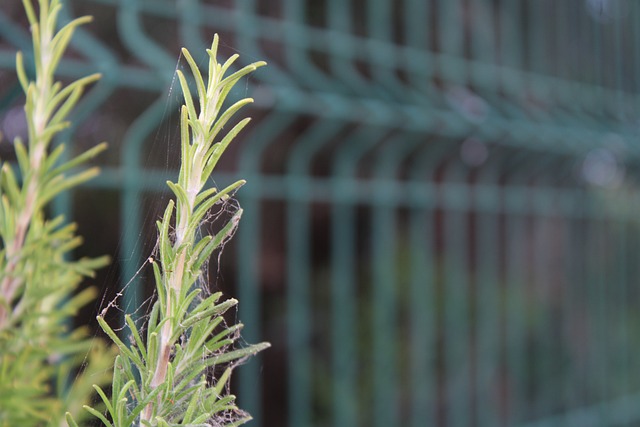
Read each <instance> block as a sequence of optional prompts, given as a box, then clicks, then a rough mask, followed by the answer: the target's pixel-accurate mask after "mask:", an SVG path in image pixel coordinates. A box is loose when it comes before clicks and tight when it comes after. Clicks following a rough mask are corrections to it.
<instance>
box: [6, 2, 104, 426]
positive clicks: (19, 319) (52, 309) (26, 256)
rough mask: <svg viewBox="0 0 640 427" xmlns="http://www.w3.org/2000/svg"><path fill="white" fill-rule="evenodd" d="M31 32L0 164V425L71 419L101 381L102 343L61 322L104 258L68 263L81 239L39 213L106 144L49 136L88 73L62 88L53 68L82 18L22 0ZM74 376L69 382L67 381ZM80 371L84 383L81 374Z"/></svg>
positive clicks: (79, 177)
mask: <svg viewBox="0 0 640 427" xmlns="http://www.w3.org/2000/svg"><path fill="white" fill-rule="evenodd" d="M23 3H24V7H25V10H26V12H27V16H28V18H29V23H30V26H31V33H32V38H33V54H34V60H35V61H34V62H35V78H34V79H33V80H32V79H30V78H29V76H28V73H27V72H26V67H25V63H24V59H23V55H22V53H18V54H17V57H16V68H17V74H18V78H19V81H20V84H21V86H22V89H23V91H24V93H25V96H26V104H25V114H26V119H27V125H28V141H26V143H25V142H24V141H22V140H20V139H19V138H17V139H16V140H15V141H14V147H15V154H16V158H17V168H16V167H14V166H13V165H12V164H10V163H8V162H3V164H2V168H1V169H0V242H1V244H2V246H1V248H0V425H7V426H17V425H21V426H31V425H34V426H35V425H60V423H61V422H62V420H63V419H64V412H65V411H71V412H73V413H75V414H78V415H79V416H81V415H82V412H81V411H79V410H80V409H81V406H82V404H83V403H87V402H89V401H90V397H91V395H92V394H93V390H92V387H91V383H93V382H98V383H104V382H105V381H106V380H107V379H108V378H109V376H110V375H109V367H110V365H111V362H110V359H111V357H112V356H111V355H110V350H109V349H108V348H107V347H106V345H105V344H104V343H102V342H101V341H99V340H91V339H89V338H88V336H89V334H88V331H87V330H86V328H79V329H76V330H70V322H69V319H70V318H71V317H72V316H74V315H75V314H76V313H77V311H78V310H79V309H80V308H81V307H82V306H84V305H86V304H87V303H89V302H90V301H92V300H93V299H94V298H95V296H96V295H95V294H96V291H95V290H94V289H86V290H84V291H81V292H77V289H78V286H79V285H80V282H81V280H82V278H83V277H91V276H93V274H94V271H95V269H97V268H99V267H101V266H103V265H105V264H106V263H107V262H108V259H107V258H105V257H102V258H98V259H81V260H75V261H73V260H70V257H69V255H70V253H71V252H72V251H73V250H74V249H75V248H77V247H78V246H79V245H80V244H81V243H82V239H81V238H80V237H79V236H77V235H76V234H75V231H76V227H75V225H74V224H69V223H66V222H65V219H64V218H63V217H62V216H59V217H56V218H48V217H47V216H46V211H45V209H46V206H47V204H48V202H50V201H51V199H53V198H54V197H56V196H57V195H58V194H60V193H61V192H62V191H65V190H67V189H69V188H72V187H75V186H77V185H79V184H81V183H83V182H85V181H87V180H88V179H91V178H92V177H94V176H95V175H96V174H97V173H98V170H97V168H88V169H84V170H81V171H79V172H78V171H76V169H77V168H78V167H79V166H81V165H83V164H84V163H85V162H87V161H88V160H90V159H92V158H93V157H95V156H96V155H98V154H99V153H100V152H101V151H103V150H104V149H105V148H106V144H100V145H98V146H96V147H94V148H92V149H90V150H88V151H85V152H84V153H82V154H80V155H78V156H77V157H75V158H73V159H71V160H65V159H64V150H65V146H64V144H60V145H58V146H57V147H55V148H53V149H52V148H51V145H52V141H53V140H54V138H55V137H56V136H58V135H59V134H60V132H62V131H63V130H64V129H65V128H67V127H68V126H69V121H68V116H69V114H70V112H71V111H72V109H73V108H74V107H75V106H76V104H77V102H78V100H79V99H80V96H81V95H82V93H83V91H84V90H85V89H86V88H87V87H88V86H89V85H90V84H91V83H93V82H95V81H96V80H97V79H98V77H99V76H98V75H93V76H89V77H85V78H82V79H79V80H77V81H75V82H72V83H70V84H67V85H64V84H63V83H61V82H57V81H55V70H56V67H57V65H58V63H59V61H60V59H61V58H62V56H63V54H64V51H65V49H66V47H67V45H68V43H69V40H70V39H71V36H72V35H73V32H74V30H75V29H76V28H77V27H78V26H79V25H81V24H83V23H86V22H88V21H89V18H86V17H85V18H78V19H76V20H74V21H71V22H70V23H68V24H67V25H65V26H64V27H62V28H61V29H59V30H58V29H57V18H58V15H59V12H60V9H61V4H60V1H59V0H40V1H39V2H38V13H36V9H35V8H34V5H33V4H32V3H31V0H23ZM74 377H75V378H76V380H75V381H73V383H71V382H70V378H74ZM89 378H90V381H89V380H88V379H89Z"/></svg>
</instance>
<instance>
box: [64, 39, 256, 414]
mask: <svg viewBox="0 0 640 427" xmlns="http://www.w3.org/2000/svg"><path fill="white" fill-rule="evenodd" d="M217 49H218V36H217V35H216V36H215V37H214V39H213V43H212V45H211V48H210V49H208V50H207V54H208V57H209V61H208V73H207V76H206V79H205V78H204V77H203V75H202V74H201V72H200V70H199V68H198V66H197V64H196V62H195V61H194V60H193V58H192V56H191V55H190V53H189V52H188V51H187V50H186V49H183V50H182V54H183V56H184V57H185V59H186V61H187V63H188V65H189V68H190V70H191V74H192V76H193V80H194V81H195V87H196V92H195V94H192V93H191V91H190V88H189V84H188V81H187V78H186V77H185V76H184V74H183V73H182V72H180V71H177V73H178V78H179V80H180V85H181V88H182V91H183V95H184V100H185V102H184V105H183V106H182V108H181V111H180V127H181V166H180V173H179V176H178V181H177V182H170V181H169V182H167V185H168V186H169V188H170V189H171V191H172V192H173V195H174V196H175V200H171V201H170V202H169V203H168V206H167V207H166V209H165V211H164V215H163V217H162V220H160V221H158V223H157V228H158V252H159V254H158V256H157V261H155V262H153V263H152V266H153V270H154V275H155V281H156V290H157V294H158V299H157V301H156V302H155V303H154V305H153V308H152V311H151V314H150V316H149V320H148V324H147V325H146V334H145V336H144V338H143V336H142V335H141V333H140V331H139V330H138V328H137V326H136V325H135V323H134V322H133V321H132V319H131V318H130V317H129V316H126V318H125V320H126V323H127V325H128V327H129V329H130V333H131V342H132V343H133V344H131V345H126V344H124V342H123V341H121V340H120V339H119V338H118V336H117V335H116V334H115V333H114V332H113V330H112V329H111V327H110V326H109V325H108V324H107V323H106V322H105V321H104V319H103V318H102V316H98V322H99V323H100V325H101V327H102V328H103V329H104V330H105V332H106V333H107V334H108V335H109V336H110V337H111V338H112V339H113V341H114V342H115V343H116V345H117V346H118V348H119V350H120V355H119V356H118V357H117V358H116V361H115V373H114V378H113V384H112V397H111V398H108V397H107V395H106V393H105V392H104V391H103V390H102V389H101V388H100V387H96V390H97V391H98V393H99V395H100V396H101V397H102V400H103V402H104V404H105V406H106V408H107V411H108V414H109V417H106V416H105V415H103V414H102V413H101V412H99V411H97V410H95V409H93V408H89V407H87V410H88V411H90V412H91V413H92V414H94V415H95V416H96V417H98V418H99V419H100V420H102V422H103V423H104V424H105V425H107V426H116V427H125V426H126V427H129V426H131V425H133V424H137V425H139V426H168V425H184V426H186V425H190V426H192V425H203V426H205V425H215V426H236V425H239V424H242V423H244V422H246V421H248V420H249V419H251V418H250V417H249V416H248V414H246V413H244V412H242V411H240V410H239V409H238V408H237V407H236V406H235V403H234V400H235V397H234V396H232V395H228V394H225V390H227V389H228V381H229V378H230V376H231V371H232V369H233V367H234V364H232V363H230V362H234V361H238V360H239V359H244V358H246V357H248V356H250V355H253V354H255V353H257V352H259V351H261V350H263V349H265V348H267V347H268V346H269V344H268V343H261V344H257V345H252V346H249V347H245V348H240V349H233V347H232V346H233V344H234V342H235V341H236V339H237V338H238V336H239V331H240V329H241V328H242V325H241V324H236V325H231V326H228V325H227V324H226V323H225V321H224V319H223V317H222V316H223V314H224V313H225V312H226V311H227V310H228V309H230V308H231V307H233V306H235V305H236V304H237V301H236V300H235V299H228V300H226V301H223V302H219V301H220V298H221V294H220V293H214V294H212V295H211V296H208V297H202V296H201V295H202V294H206V293H207V292H205V291H208V289H207V286H208V284H207V279H206V274H205V272H206V267H207V263H208V262H209V258H210V257H211V255H212V254H213V253H214V252H215V251H216V250H217V249H219V248H220V247H221V246H222V245H223V244H224V243H225V242H226V241H227V240H228V239H229V238H230V237H231V236H232V235H233V233H234V231H235V229H236V227H237V226H238V222H239V220H240V217H241V215H242V210H241V209H239V208H238V209H237V210H236V211H235V212H234V213H233V215H232V217H231V218H230V219H229V220H228V222H227V223H226V224H225V225H223V226H222V227H221V228H220V230H219V231H218V232H217V233H215V234H211V235H207V234H206V233H205V232H204V231H203V230H204V229H203V228H202V227H201V226H202V225H203V224H204V222H205V221H206V219H207V215H208V214H210V211H211V210H212V209H213V208H214V207H215V206H218V207H219V206H222V205H223V204H225V203H227V201H228V199H229V198H230V197H231V195H232V193H233V192H235V191H236V190H237V189H238V188H239V187H240V186H242V185H243V184H244V181H243V180H239V181H237V182H235V183H233V184H231V185H229V186H228V187H226V188H224V189H222V190H218V189H215V188H208V189H205V185H206V183H207V182H208V180H209V178H210V176H211V173H212V172H213V170H214V168H215V167H216V165H217V163H218V161H219V159H220V157H221V155H222V154H223V152H224V151H225V149H226V148H227V147H228V145H229V144H230V143H231V141H233V139H234V138H235V137H236V135H238V133H239V132H240V131H241V130H242V129H243V128H244V127H245V126H246V125H247V123H249V120H250V119H249V118H244V119H242V120H240V121H239V122H238V123H237V124H236V125H235V126H233V127H232V128H231V129H230V130H229V131H227V132H223V128H224V126H225V125H226V124H227V123H228V122H229V120H230V119H232V118H233V117H234V115H235V114H236V113H237V112H238V111H239V110H240V109H241V108H242V107H243V106H245V105H247V104H249V103H251V102H252V99H249V98H245V99H242V100H240V101H238V102H236V103H235V104H233V105H231V106H230V107H229V108H227V109H226V110H223V109H222V106H223V103H224V101H225V99H226V98H227V95H228V94H229V91H230V90H231V88H232V87H233V86H234V85H235V84H236V83H237V82H238V81H239V80H240V79H241V78H242V77H243V76H245V75H247V74H249V73H251V72H252V71H254V70H256V69H257V68H258V67H261V66H263V65H265V63H264V62H256V63H253V64H250V65H248V66H246V67H244V68H241V69H240V70H238V71H236V72H233V73H231V74H230V75H228V76H225V74H226V73H227V71H229V68H230V67H231V66H232V64H233V63H234V62H235V60H236V59H237V58H238V55H233V56H232V57H231V58H229V59H228V60H227V61H226V62H225V63H224V64H219V63H218V62H217V59H216V55H217ZM196 106H197V107H196ZM173 227H175V229H174V231H173V232H172V228H173ZM203 233H204V234H205V235H204V236H202V234H203ZM216 367H217V368H220V367H223V368H224V370H222V374H218V375H216V374H217V373H219V372H221V370H220V369H216V370H214V368H216ZM69 421H70V422H71V424H72V425H75V423H73V420H71V419H69Z"/></svg>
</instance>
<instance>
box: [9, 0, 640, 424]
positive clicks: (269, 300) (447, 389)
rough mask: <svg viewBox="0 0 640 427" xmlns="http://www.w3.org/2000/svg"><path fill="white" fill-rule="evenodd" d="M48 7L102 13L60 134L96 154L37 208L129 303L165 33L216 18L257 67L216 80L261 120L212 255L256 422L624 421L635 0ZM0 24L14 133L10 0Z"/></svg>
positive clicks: (169, 69)
mask: <svg viewBox="0 0 640 427" xmlns="http://www.w3.org/2000/svg"><path fill="white" fill-rule="evenodd" d="M66 4H67V6H68V7H69V8H68V9H67V10H68V17H70V16H72V15H74V16H75V15H80V14H92V15H94V16H95V17H96V20H95V22H94V23H93V24H91V25H89V26H87V27H86V28H83V29H81V30H79V32H78V36H77V37H76V39H75V41H74V42H73V52H72V53H71V54H70V55H69V56H68V58H66V59H65V61H64V62H63V64H62V66H61V69H60V77H61V78H70V77H76V76H79V75H83V74H86V73H89V72H95V71H99V72H102V73H103V75H104V77H103V79H102V81H101V82H100V83H99V84H97V85H96V86H95V87H94V88H92V90H91V91H90V93H89V94H88V95H87V97H86V98H85V100H84V101H83V104H82V107H81V108H79V111H78V112H77V113H76V118H77V122H78V125H77V126H76V127H75V128H74V129H72V130H71V131H70V132H69V134H68V137H69V138H71V137H73V141H74V145H73V146H74V147H81V146H88V145H91V144H94V143H95V142H97V141H99V140H103V139H106V140H109V141H110V142H111V147H112V148H111V150H110V154H107V155H106V157H105V158H103V159H102V160H100V161H101V162H103V164H102V166H103V174H102V176H101V177H100V178H99V179H96V180H95V181H94V182H92V183H90V184H89V185H88V187H87V188H86V189H82V190H79V191H78V192H76V193H75V194H73V195H70V196H69V197H67V198H64V199H60V200H58V201H56V204H55V206H54V209H55V210H57V211H60V212H66V213H67V214H69V215H72V216H74V217H75V218H77V219H78V221H79V222H80V224H81V226H82V224H83V222H84V221H87V223H88V224H91V225H92V227H93V229H90V228H91V226H88V227H87V229H86V230H83V234H85V235H87V237H88V239H87V241H88V242H90V243H91V244H88V245H87V246H88V247H87V248H86V249H85V250H86V251H88V252H92V251H100V250H104V251H106V252H110V253H113V254H115V263H114V266H113V267H112V268H111V269H109V270H108V271H106V272H104V273H103V276H102V277H101V278H100V279H99V281H98V282H99V283H100V284H104V286H105V300H109V299H110V298H113V297H115V293H116V292H117V291H118V290H119V289H123V290H124V295H125V296H124V299H123V301H122V303H121V304H119V306H120V307H121V308H122V310H128V311H138V312H139V313H140V314H144V307H145V306H146V302H147V297H148V296H149V293H148V291H147V290H148V289H149V283H148V280H149V279H150V277H149V276H150V275H149V274H147V272H146V271H145V270H144V268H142V269H141V266H143V265H144V264H143V260H144V259H146V257H148V256H149V255H150V254H151V253H152V251H153V246H154V242H155V235H154V231H153V223H154V221H155V219H156V217H157V215H158V212H157V209H158V208H157V206H156V205H157V200H158V199H161V198H163V197H166V196H167V193H166V190H164V182H165V180H166V179H168V178H170V177H172V176H173V175H175V173H176V170H175V166H176V156H177V155H178V151H177V150H176V148H175V147H176V138H175V136H176V128H177V125H176V124H177V122H176V114H175V112H176V111H177V105H178V103H179V102H180V101H181V99H180V96H179V94H178V93H177V92H178V90H177V87H176V85H175V70H176V69H177V68H179V67H184V63H183V62H180V61H179V60H178V57H179V48H180V47H181V46H186V47H188V48H189V49H190V50H191V51H192V52H200V51H202V49H203V48H205V47H206V46H208V43H209V40H210V39H211V36H212V35H213V33H214V32H218V33H220V34H221V38H222V42H223V46H222V47H221V49H222V51H223V53H224V54H231V53H235V52H237V53H239V54H240V56H241V60H242V61H246V62H250V61H254V60H261V59H265V60H267V61H268V62H269V67H267V68H266V69H261V70H260V71H259V72H258V73H256V74H255V76H253V77H252V78H251V79H250V81H249V82H248V83H247V84H246V86H244V87H240V88H238V89H237V92H235V93H233V94H232V98H233V97H235V98H238V97H240V96H247V95H248V96H252V97H253V98H255V100H256V103H255V105H254V106H253V107H252V110H251V112H250V114H251V115H252V116H254V118H255V120H254V122H253V124H252V125H251V126H250V128H249V130H248V131H247V132H246V133H245V134H244V135H243V136H242V138H241V140H240V141H239V142H238V144H237V145H236V146H235V147H234V148H233V149H232V151H231V152H230V153H229V155H228V157H227V159H226V162H225V163H224V164H222V165H221V171H220V172H219V173H218V174H217V176H216V181H217V182H219V183H227V182H231V180H232V179H234V178H236V177H243V178H246V179H247V180H248V184H247V185H246V186H245V187H244V188H242V189H241V191H240V192H239V193H238V199H239V202H240V204H241V205H242V206H243V208H244V212H245V213H244V217H243V219H242V223H241V226H240V228H239V231H238V235H237V236H236V238H235V239H234V241H233V243H231V244H230V245H229V247H228V248H227V249H226V250H225V252H224V254H223V256H222V257H221V258H219V259H218V261H219V264H216V265H214V266H213V267H212V273H211V275H212V278H214V279H215V283H216V286H220V287H221V288H223V289H224V290H225V291H227V293H231V294H233V295H234V296H236V297H238V299H239V300H240V309H239V313H238V317H239V319H240V320H241V321H242V322H243V323H245V324H246V325H247V326H246V330H245V332H244V338H245V339H246V340H247V341H248V342H257V341H259V340H265V339H266V340H269V341H271V342H272V343H273V348H272V349H270V350H269V351H267V352H265V353H264V354H263V355H261V356H260V357H258V358H256V359H255V360H252V361H250V362H248V363H247V364H246V366H243V367H242V368H241V369H239V370H238V371H237V372H238V377H237V378H236V379H234V380H236V384H235V386H236V390H237V392H238V395H239V400H240V405H241V406H242V407H243V408H246V409H247V410H248V411H249V412H251V413H252V414H253V415H254V417H255V421H254V425H256V426H261V425H262V426H285V425H289V426H296V427H300V426H336V427H351V426H390V425H398V426H412V427H418V426H425V425H428V426H443V427H445V426H446V427H471V426H478V427H483V426H488V427H489V426H490V427H493V426H514V427H534V426H535V427H543V426H545V427H546V426H549V427H551V426H580V427H584V426H598V427H600V426H632V425H636V424H638V423H640V411H639V410H638V408H639V407H640V405H639V404H638V399H639V397H638V396H639V394H638V393H640V361H639V360H638V358H637V356H636V355H637V354H638V350H639V349H640V342H639V341H638V338H637V337H638V336H640V335H639V334H638V332H639V328H640V317H639V316H638V310H637V309H636V306H637V304H638V302H639V301H640V292H639V291H638V290H637V289H638V288H637V283H636V281H637V280H636V278H637V277H638V274H639V271H638V269H639V267H638V265H639V264H638V262H637V260H636V257H637V255H636V254H637V253H638V249H639V245H638V243H637V242H638V237H639V234H640V228H639V226H640V224H639V223H638V221H637V217H638V216H637V212H640V209H639V208H640V200H639V198H638V196H637V189H636V182H637V173H638V153H639V151H640V150H639V148H640V146H639V145H638V136H637V135H638V130H639V126H638V106H639V98H638V91H639V83H638V82H639V81H640V80H639V79H638V78H637V77H636V76H637V75H638V74H640V51H639V49H640V29H639V28H640V27H639V26H638V25H637V22H639V20H640V5H638V3H637V2H634V1H629V0H627V1H623V0H620V1H613V0H565V1H555V0H535V1H534V0H516V1H502V0H429V1H425V0H394V1H392V0H368V1H365V0H314V1H306V2H305V1H301V0H277V1H269V2H266V1H257V0H238V1H228V0H215V1H214V0H211V1H206V0H179V1H174V0H122V1H118V0H68V1H67V2H66ZM0 37H1V39H0V131H1V132H2V133H3V135H4V138H5V139H6V140H11V139H12V138H13V137H14V136H17V135H21V134H23V133H24V125H23V124H22V121H21V120H22V119H21V118H20V117H21V107H20V102H21V91H20V86H19V84H18V82H17V79H16V78H15V77H14V76H13V63H14V54H15V50H17V49H20V50H23V51H25V53H26V55H27V57H28V56H29V54H28V52H29V37H28V33H27V29H26V26H25V19H24V18H22V12H21V4H20V2H19V1H18V0H4V2H3V3H2V8H1V9H0ZM196 56H197V55H196ZM202 58H204V56H202V57H200V58H199V59H202ZM176 61H178V62H176ZM9 148H10V146H9V144H8V143H7V142H6V141H3V142H2V143H0V155H1V156H3V158H7V156H10V154H9V153H10V151H11V150H10V149H9ZM96 210H98V211H99V212H96ZM98 224H109V226H114V227H119V230H120V231H119V233H115V232H114V233H110V232H107V233H105V232H102V231H101V230H102V227H103V226H101V225H98ZM98 253H100V252H98Z"/></svg>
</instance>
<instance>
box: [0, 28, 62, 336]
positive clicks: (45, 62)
mask: <svg viewBox="0 0 640 427" xmlns="http://www.w3.org/2000/svg"><path fill="white" fill-rule="evenodd" d="M43 24H45V25H41V26H39V28H40V31H39V34H40V49H36V52H35V54H38V53H39V54H40V64H41V67H40V70H37V71H38V72H37V76H36V82H35V87H34V86H30V89H31V90H27V97H32V98H33V101H34V109H33V115H32V116H30V117H28V122H29V127H30V128H31V132H30V138H29V159H30V166H31V175H30V176H28V177H27V178H26V182H25V183H24V184H23V185H26V186H27V189H26V192H25V196H24V205H23V206H22V207H21V209H20V208H19V209H18V212H17V215H16V232H15V236H14V238H13V241H12V242H11V244H9V245H7V251H6V255H5V256H6V259H7V264H6V267H5V271H4V278H3V279H2V283H0V295H2V298H3V299H4V304H0V330H2V329H4V328H5V327H6V325H7V321H8V319H9V310H10V307H11V305H12V302H13V298H14V296H15V293H16V291H17V290H18V288H19V287H20V286H21V284H22V278H21V277H19V276H15V275H14V273H15V270H16V268H17V266H18V264H19V262H20V260H21V258H22V255H21V252H22V248H23V247H24V243H25V240H26V236H27V231H28V230H29V226H30V224H31V220H32V218H33V216H34V214H35V213H36V199H37V197H38V193H39V191H40V188H39V187H40V175H41V170H42V164H43V163H44V160H45V159H46V155H47V146H48V144H49V138H47V137H45V135H44V133H45V130H46V128H47V125H48V122H49V115H48V114H47V102H48V100H49V94H50V93H51V87H52V85H53V71H54V70H52V69H51V57H52V56H53V52H51V40H52V37H53V34H52V30H51V29H50V28H48V26H47V25H46V22H43ZM37 26H38V24H32V31H34V27H37Z"/></svg>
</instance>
